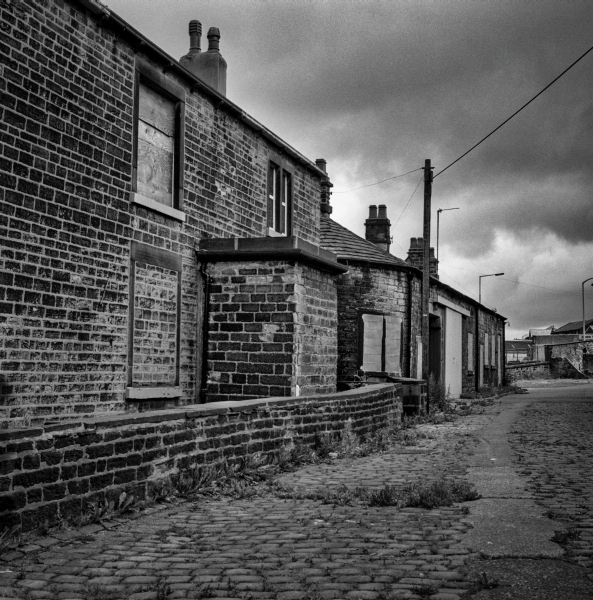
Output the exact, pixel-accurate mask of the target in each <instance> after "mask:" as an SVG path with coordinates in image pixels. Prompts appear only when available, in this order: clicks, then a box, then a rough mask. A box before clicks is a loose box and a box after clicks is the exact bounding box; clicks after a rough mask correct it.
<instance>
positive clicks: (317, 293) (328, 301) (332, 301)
mask: <svg viewBox="0 0 593 600" xmlns="http://www.w3.org/2000/svg"><path fill="white" fill-rule="evenodd" d="M295 300H296V306H295V310H296V314H295V381H296V384H297V385H298V386H299V393H300V394H305V395H307V394H324V393H331V392H335V391H336V381H337V371H336V365H337V358H338V313H337V292H336V283H335V278H334V276H332V275H330V274H329V273H326V272H325V271H320V270H318V269H315V268H313V267H309V266H306V265H303V266H302V268H301V269H299V271H298V278H297V282H296V286H295Z"/></svg>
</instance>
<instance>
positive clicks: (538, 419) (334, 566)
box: [0, 390, 593, 600]
mask: <svg viewBox="0 0 593 600" xmlns="http://www.w3.org/2000/svg"><path fill="white" fill-rule="evenodd" d="M548 392H550V393H552V392H553V390H546V393H548ZM508 402H520V403H523V404H525V407H526V411H524V413H523V414H524V416H522V417H521V418H520V419H519V421H518V422H517V423H516V427H515V428H514V429H513V433H512V434H511V436H512V441H513V444H515V446H516V449H517V461H518V463H517V464H518V465H519V470H521V471H523V473H525V474H526V476H527V477H529V487H530V489H531V490H532V492H533V494H534V497H535V499H536V500H537V501H538V502H541V503H542V505H543V507H544V509H545V510H550V511H552V512H551V513H550V516H553V517H554V518H558V519H560V520H559V522H558V523H559V528H558V529H559V530H566V531H567V532H568V531H569V528H571V529H570V532H571V533H570V534H567V536H568V537H567V539H566V542H567V548H568V550H569V552H570V554H571V557H572V558H573V559H574V560H576V561H578V562H579V563H580V564H582V565H584V566H586V567H588V568H590V567H591V558H592V556H593V538H592V536H591V533H593V521H592V516H591V511H592V508H593V507H592V506H591V497H592V496H591V491H592V488H591V486H592V483H591V475H590V465H591V464H592V463H591V460H592V459H593V456H592V453H593V436H592V435H591V434H592V433H593V431H592V430H593V398H591V396H589V397H588V398H585V399H582V398H581V399H580V400H574V401H573V400H570V401H569V402H568V403H554V402H546V401H544V402H536V403H535V404H533V403H532V402H531V398H530V396H529V395H521V396H512V397H508V398H505V399H502V402H501V401H496V402H495V404H494V405H493V406H490V407H487V408H486V409H484V411H485V412H484V413H483V414H474V415H470V416H466V417H460V418H458V419H457V420H456V421H455V422H453V423H444V424H441V425H423V426H421V428H420V430H419V431H420V434H421V435H420V437H418V439H416V440H415V441H414V440H410V441H409V442H408V444H406V445H400V446H397V447H394V448H392V449H391V450H389V451H387V452H385V453H381V454H376V455H372V456H369V457H365V458H358V459H337V460H335V461H333V462H332V463H331V464H321V465H314V466H308V467H306V468H302V469H300V470H298V471H296V472H294V473H290V474H287V475H283V476H282V477H281V479H280V482H281V483H282V484H283V485H287V486H288V485H289V486H293V487H294V488H295V489H296V490H297V491H298V490H301V491H302V490H309V491H310V490H312V489H317V488H321V489H337V488H338V487H339V486H343V485H346V486H349V487H357V486H364V487H367V488H381V487H383V485H385V484H386V483H387V484H390V485H397V486H404V485H405V484H406V483H410V482H415V481H424V482H426V481H430V480H436V479H438V478H440V477H442V476H446V477H453V478H461V479H463V476H464V473H465V468H466V467H465V460H466V457H467V456H468V454H469V453H470V452H472V451H473V448H475V446H476V444H475V441H476V439H477V438H476V435H475V432H476V431H477V430H479V429H480V428H482V427H484V426H485V425H487V423H488V421H489V419H492V418H494V416H495V415H496V413H497V412H498V411H500V410H504V406H505V403H508ZM584 415H586V416H584ZM412 442H413V443H412ZM297 496H298V494H297ZM468 509H469V510H470V511H471V502H469V503H464V504H460V505H456V506H454V507H449V508H439V509H434V510H424V509H412V508H407V509H403V510H398V509H395V508H392V507H367V506H334V505H326V504H325V505H324V504H321V503H320V502H319V501H313V500H306V499H302V498H300V499H293V498H290V497H289V498H279V497H277V496H275V495H273V494H268V495H266V496H264V497H257V498H250V499H244V500H229V499H221V500H212V501H205V500H200V501H199V502H195V503H191V502H186V503H181V504H178V505H172V506H171V505H169V506H166V507H165V508H164V509H163V508H160V509H159V510H152V511H150V510H149V511H147V512H145V513H144V514H143V515H141V516H140V517H139V518H135V519H132V520H122V521H121V522H120V521H116V520H113V521H111V522H108V523H106V524H105V528H104V527H101V526H98V525H94V526H88V527H87V528H83V529H82V530H78V531H62V532H61V533H56V534H54V536H53V537H51V538H46V539H42V540H38V541H37V542H36V543H35V544H30V545H29V546H28V547H25V548H21V549H20V552H19V553H15V552H13V553H9V554H5V555H3V557H1V558H2V559H3V560H1V561H0V571H1V572H0V597H4V598H31V599H33V598H48V599H58V598H61V599H83V600H115V599H119V598H122V599H123V598H131V599H157V600H163V599H164V598H170V599H173V598H196V599H197V598H227V599H229V598H231V599H249V598H251V599H253V600H259V599H265V598H271V599H283V600H290V599H293V598H294V599H299V600H300V599H304V600H307V599H310V600H320V599H322V598H344V599H355V600H356V599H361V600H362V599H366V598H369V599H376V600H389V599H393V600H395V599H399V598H425V597H431V598H432V599H433V600H457V599H459V598H461V597H463V596H464V594H466V593H467V592H468V591H469V590H470V589H471V588H472V585H473V583H472V581H473V579H474V577H475V574H474V573H472V572H470V571H468V570H467V568H465V567H464V564H465V563H466V562H467V561H468V560H470V561H474V562H475V561H476V559H477V558H479V557H477V556H476V555H474V554H472V552H471V550H469V549H468V548H466V547H465V545H464V544H463V534H464V532H465V531H466V530H467V529H468V527H469V525H468V523H467V521H466V517H467V511H468ZM544 509H543V510H544ZM580 568H582V567H580ZM501 597H503V596H501ZM504 597H509V598H510V597H512V596H504ZM592 597H593V596H592ZM533 598H537V596H533ZM558 598H561V596H558ZM567 598H569V597H567Z"/></svg>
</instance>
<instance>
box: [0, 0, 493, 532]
mask: <svg viewBox="0 0 593 600" xmlns="http://www.w3.org/2000/svg"><path fill="white" fill-rule="evenodd" d="M0 11H1V23H2V26H1V30H0V69H1V74H2V78H1V80H0V91H1V96H0V206H1V212H0V243H1V256H0V285H1V287H0V368H1V375H0V377H1V386H2V387H1V390H2V395H1V399H0V425H1V427H2V428H3V429H5V430H6V431H5V432H3V433H1V434H0V437H1V439H0V441H1V442H2V444H3V448H4V453H3V454H2V456H0V461H1V462H2V473H3V474H4V475H2V477H0V492H2V493H3V497H4V498H5V500H4V501H3V502H4V504H3V505H2V507H0V517H1V516H2V514H10V515H14V514H18V515H19V516H18V519H17V521H18V523H20V524H21V525H22V526H23V527H24V528H32V527H34V526H36V524H39V523H40V522H41V521H43V520H44V519H45V520H49V521H52V520H54V519H56V518H57V517H58V516H59V514H60V511H62V512H64V511H66V510H67V511H70V512H76V511H80V510H81V507H82V506H83V503H84V502H87V501H90V499H93V498H94V499H96V498H97V497H99V498H106V497H108V496H109V494H116V493H120V492H121V490H122V489H128V490H129V488H130V486H132V487H134V489H135V493H136V494H138V495H142V494H144V493H145V492H146V482H147V481H148V480H155V479H158V477H162V476H165V475H167V474H170V473H174V472H178V471H179V469H181V468H183V467H184V466H188V465H190V464H192V463H196V462H204V461H206V462H207V461H216V460H222V459H225V458H229V459H232V458H233V457H236V456H239V455H241V454H245V453H246V452H251V451H262V450H267V449H270V448H275V447H278V446H279V445H286V444H287V443H290V442H291V441H292V440H293V438H294V436H303V437H305V438H306V437H307V436H308V438H307V439H309V438H311V436H312V435H313V434H314V433H315V431H316V428H317V429H319V428H321V429H322V430H324V431H338V430H340V429H341V428H343V427H345V426H346V425H345V423H346V422H348V423H349V424H350V425H349V426H352V427H353V429H354V430H355V431H356V432H358V433H364V432H365V431H368V430H369V429H370V428H372V427H374V426H377V423H381V422H384V421H385V419H388V418H389V419H393V418H399V415H400V413H401V386H399V387H398V385H397V384H395V385H394V384H393V383H390V384H389V385H375V386H369V387H367V388H361V390H358V391H357V390H352V391H346V392H344V393H342V394H339V393H338V394H337V393H336V390H337V389H338V388H340V389H341V390H342V389H348V388H351V387H355V386H356V385H358V384H359V383H361V381H363V380H364V379H365V378H367V379H368V376H370V375H372V376H373V377H375V380H377V381H381V380H382V379H383V380H384V379H386V378H387V377H402V376H407V377H412V378H414V377H416V376H417V375H418V373H419V372H420V365H419V361H418V358H417V357H418V356H421V352H419V350H418V344H419V336H420V333H421V332H420V314H419V305H420V300H419V293H420V292H419V280H420V279H419V278H420V271H419V269H418V268H417V267H416V266H415V265H414V264H411V263H410V262H404V261H401V260H399V259H396V258H395V257H393V256H392V255H391V254H389V253H388V247H386V246H385V240H384V239H383V238H381V235H382V233H381V231H383V230H382V229H381V227H382V226H383V225H384V223H383V221H381V219H383V220H385V219H386V216H385V215H383V216H379V215H378V214H377V215H375V216H373V214H371V215H370V220H371V221H372V220H373V219H375V218H377V219H379V221H381V222H378V223H375V225H378V229H377V228H375V229H373V228H372V227H371V229H369V234H368V235H367V238H368V239H367V240H362V239H361V238H358V237H357V236H355V235H354V234H353V233H351V232H348V231H347V230H345V229H344V228H342V227H341V226H340V225H338V224H337V223H335V222H334V221H332V219H331V206H330V195H331V182H330V179H329V177H328V174H327V171H326V162H325V161H324V160H323V159H318V160H315V161H312V160H310V159H308V158H306V157H304V156H302V155H301V154H300V153H299V152H298V151H297V150H295V149H294V148H292V147H291V146H289V145H288V144H287V143H285V142H284V141H283V140H281V139H280V138H279V137H278V136H276V135H275V134H274V133H273V132H271V131H270V130H269V129H267V128H266V127H265V126H264V125H262V124H261V123H259V122H257V121H255V120H254V119H253V118H252V117H250V116H249V115H248V114H246V113H245V112H244V111H243V110H242V109H241V108H240V107H238V106H237V105H236V104H234V103H233V102H231V101H230V100H229V99H227V97H226V62H225V61H224V59H223V57H222V55H221V53H220V49H219V39H220V32H219V31H218V30H217V29H216V28H211V29H210V30H209V32H208V35H207V40H208V49H207V50H206V49H204V50H202V49H201V47H200V46H201V25H200V23H199V22H197V21H192V22H191V23H190V43H189V45H190V49H189V52H188V54H187V55H186V56H184V57H182V58H181V59H180V60H179V61H178V60H176V59H174V58H172V57H170V56H169V55H167V54H166V53H165V52H164V51H163V50H161V49H160V48H158V47H157V46H155V45H154V44H153V43H152V42H151V41H150V40H148V39H146V38H145V37H144V36H142V35H141V34H140V33H138V32H137V31H135V30H134V29H133V28H132V27H131V26H130V25H129V24H128V23H126V22H125V21H123V20H122V19H121V18H120V17H118V16H117V15H116V14H114V13H113V12H111V11H110V10H108V9H107V8H106V7H105V6H103V5H102V4H101V3H99V2H97V1H96V0H56V1H52V2H34V3H31V2H25V1H22V0H13V1H12V2H5V3H2V4H1V5H0ZM381 210H382V209H381V208H380V211H379V212H381ZM382 223H383V225H382ZM371 225H373V224H372V223H371ZM383 233H384V231H383ZM373 235H374V236H375V237H373ZM377 236H378V237H377ZM363 246H364V249H365V250H364V252H360V251H359V250H360V249H361V248H362V247H363ZM433 284H434V290H433V299H434V309H433V312H434V313H435V314H434V319H433V325H434V330H435V331H441V330H444V331H446V332H448V333H446V334H445V335H443V336H441V337H438V336H436V337H435V338H434V339H435V340H437V341H435V348H437V347H438V349H439V350H438V351H436V350H435V355H434V372H435V373H436V374H437V376H440V375H441V373H442V374H444V377H445V381H446V382H447V385H449V386H457V387H455V388H452V392H453V393H455V394H458V393H460V392H461V391H462V390H467V389H472V388H473V387H475V386H477V385H480V384H481V383H482V382H485V381H492V382H495V381H500V380H501V379H502V369H503V360H502V351H501V348H502V346H501V338H502V335H503V324H504V320H503V318H501V317H500V316H499V315H496V314H495V313H493V312H492V311H489V310H488V309H485V308H484V307H482V306H481V305H478V304H477V303H476V302H474V301H470V300H469V299H468V298H466V297H465V296H463V295H461V294H459V293H458V292H456V291H455V290H452V289H451V288H448V287H447V286H445V285H443V284H441V283H439V282H438V279H436V278H434V279H433ZM354 291H356V293H354ZM445 313H446V316H444V315H445ZM431 332H432V329H431ZM431 335H432V334H431ZM435 335H436V334H435ZM488 336H490V337H488ZM437 342H438V343H437ZM480 357H481V358H480ZM442 365H443V366H442ZM262 398H263V399H266V398H281V399H282V398H284V399H285V400H283V402H284V404H281V403H280V404H279V403H278V400H275V401H270V402H268V403H266V402H264V401H262V400H258V399H262ZM311 398H313V399H314V401H313V400H311ZM320 398H322V399H321V400H320ZM235 400H237V401H240V402H241V403H242V404H240V406H241V407H242V408H237V406H238V405H237V404H235V403H233V401H235ZM274 411H276V412H274ZM239 413H240V414H239ZM6 498H7V500H6ZM23 515H24V516H23ZM27 515H29V516H27ZM11 518H12V517H11Z"/></svg>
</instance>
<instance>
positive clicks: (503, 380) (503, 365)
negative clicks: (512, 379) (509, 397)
mask: <svg viewBox="0 0 593 600" xmlns="http://www.w3.org/2000/svg"><path fill="white" fill-rule="evenodd" d="M506 332H507V320H506V319H505V320H504V321H503V323H502V348H501V349H500V353H501V355H502V356H499V357H498V360H499V361H501V363H500V366H501V370H502V377H501V381H499V382H498V385H503V386H504V385H506V384H507V351H506Z"/></svg>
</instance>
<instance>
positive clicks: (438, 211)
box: [437, 207, 459, 260]
mask: <svg viewBox="0 0 593 600" xmlns="http://www.w3.org/2000/svg"><path fill="white" fill-rule="evenodd" d="M444 210H459V207H456V208H439V210H437V260H438V258H439V219H440V217H441V213H442V212H443V211H444Z"/></svg>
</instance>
